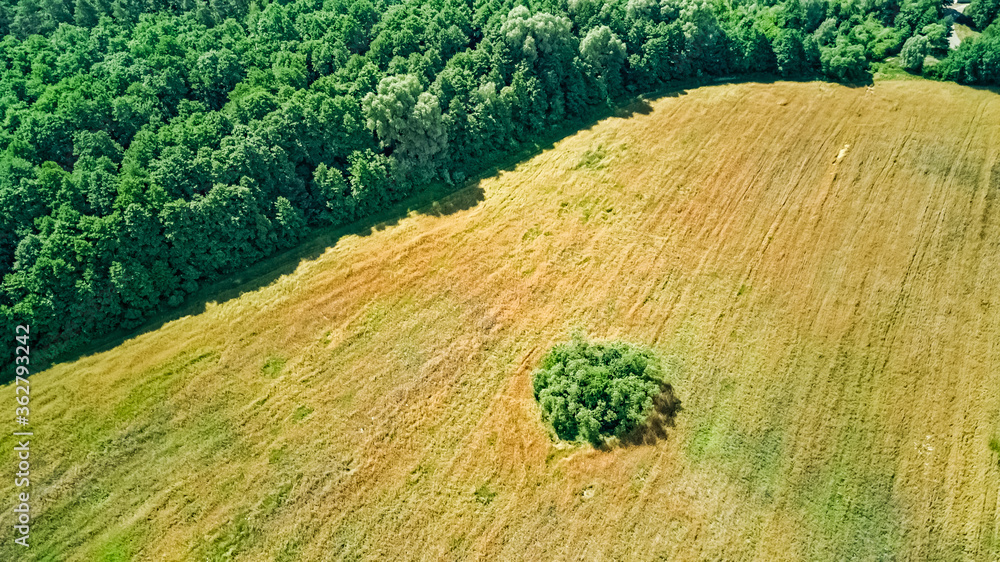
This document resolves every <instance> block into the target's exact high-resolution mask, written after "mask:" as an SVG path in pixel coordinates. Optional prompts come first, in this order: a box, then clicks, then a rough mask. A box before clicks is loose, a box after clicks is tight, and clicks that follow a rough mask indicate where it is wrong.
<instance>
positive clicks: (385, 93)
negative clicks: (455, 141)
mask: <svg viewBox="0 0 1000 562" xmlns="http://www.w3.org/2000/svg"><path fill="white" fill-rule="evenodd" d="M361 103H362V106H363V108H364V115H365V119H366V125H367V127H368V129H369V130H370V131H372V132H374V133H375V135H376V136H377V137H378V139H379V143H380V144H381V146H383V147H386V148H390V149H393V150H395V151H397V152H398V153H399V154H400V155H402V156H403V157H406V158H413V159H415V160H416V161H417V162H419V163H421V164H428V163H429V161H430V159H431V157H433V156H434V155H435V154H438V153H439V152H441V151H443V150H444V149H445V147H446V146H447V144H448V131H447V129H446V127H445V123H444V120H443V118H442V114H441V105H440V103H439V101H438V98H437V96H435V95H434V94H432V93H430V92H424V91H422V88H421V86H420V81H419V80H418V79H417V77H416V76H413V75H411V74H407V75H402V76H398V75H397V76H387V77H385V78H383V79H382V80H381V81H380V82H379V84H378V90H377V92H375V93H369V94H368V95H367V96H365V98H364V99H363V100H362V102H361Z"/></svg>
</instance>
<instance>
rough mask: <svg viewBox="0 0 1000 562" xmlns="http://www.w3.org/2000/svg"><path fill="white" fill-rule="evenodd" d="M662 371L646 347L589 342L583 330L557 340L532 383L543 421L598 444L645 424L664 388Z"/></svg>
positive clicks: (569, 436) (571, 437) (558, 430)
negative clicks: (658, 395)
mask: <svg viewBox="0 0 1000 562" xmlns="http://www.w3.org/2000/svg"><path fill="white" fill-rule="evenodd" d="M661 377H662V371H661V368H660V363H659V361H658V360H657V358H656V357H655V356H654V355H653V353H652V352H650V351H649V350H647V349H643V348H640V347H637V346H634V345H631V344H628V343H625V342H617V341H614V342H591V341H587V339H586V338H585V337H584V336H583V335H582V334H579V333H577V334H574V335H573V337H572V339H571V340H570V341H569V342H567V343H563V344H559V345H556V346H555V347H553V348H552V349H551V350H550V351H549V353H548V354H547V355H546V356H545V358H544V359H543V360H542V365H541V368H539V369H538V370H537V371H535V373H534V376H533V380H532V384H533V387H534V393H535V400H537V401H538V404H539V406H540V407H541V411H542V418H543V420H544V421H545V422H546V423H548V424H550V425H551V426H552V429H553V430H554V431H555V433H556V435H557V436H558V437H559V438H560V439H564V440H567V441H576V440H585V441H589V442H590V443H591V444H592V445H595V446H597V445H600V444H601V443H603V442H604V440H605V439H607V438H609V437H619V438H620V437H623V436H624V435H626V434H628V433H629V432H630V431H632V430H633V429H635V428H636V427H637V426H639V425H640V424H642V423H643V422H644V421H645V420H646V417H647V416H648V415H649V414H650V412H651V411H652V409H653V398H654V397H655V396H656V395H657V394H659V393H660V390H661V384H662V380H661Z"/></svg>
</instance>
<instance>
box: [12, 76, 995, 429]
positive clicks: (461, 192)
mask: <svg viewBox="0 0 1000 562" xmlns="http://www.w3.org/2000/svg"><path fill="white" fill-rule="evenodd" d="M778 81H783V82H814V81H822V82H825V83H831V84H836V82H830V81H827V80H823V79H822V78H821V77H817V76H811V77H801V78H787V77H780V76H776V75H773V74H748V75H742V76H722V77H717V76H704V77H701V78H691V79H687V80H678V81H675V82H671V83H670V84H668V85H666V86H665V87H663V88H661V89H658V90H654V91H650V92H645V93H640V94H635V95H629V96H624V97H622V98H621V99H619V100H618V101H617V103H616V104H615V105H614V106H610V105H609V106H605V107H603V108H598V109H595V110H594V111H593V112H592V113H591V114H590V115H588V116H587V117H586V118H585V119H579V120H575V121H567V122H566V123H564V124H563V125H562V126H557V127H555V128H554V129H551V130H550V131H549V132H547V133H543V134H540V135H539V136H538V139H537V140H535V141H534V142H528V143H522V145H521V146H520V148H519V149H518V150H515V151H513V152H511V153H508V154H507V155H505V156H502V157H499V158H497V159H496V160H494V161H493V163H492V165H489V166H487V167H486V168H485V169H483V170H482V171H481V172H480V173H479V174H477V175H476V176H475V177H474V178H471V179H470V180H468V181H467V182H465V183H464V184H463V185H462V186H454V185H447V184H444V183H435V184H432V185H430V186H429V187H427V188H425V189H423V190H421V191H419V192H418V193H415V194H413V195H411V196H410V197H408V198H406V199H404V200H403V201H401V202H399V203H397V204H395V205H392V206H391V207H389V208H387V209H385V210H384V211H382V212H380V213H378V214H376V215H373V216H371V217H367V218H364V219H361V220H359V221H357V222H354V223H351V224H349V225H343V226H338V227H327V228H319V229H316V230H314V231H312V232H311V233H310V236H309V239H308V240H306V241H304V242H301V243H300V244H299V245H298V246H295V247H293V248H291V249H289V250H285V251H282V252H280V253H278V254H275V255H272V256H270V257H267V258H264V259H263V260H261V261H259V262H257V263H256V264H253V265H251V266H250V267H248V268H247V269H244V270H242V271H239V272H236V273H233V274H230V275H229V276H228V277H227V278H225V279H220V280H216V281H213V282H210V283H207V284H206V285H205V286H204V287H203V288H201V289H200V290H199V291H197V292H195V293H193V294H192V295H190V296H189V297H188V298H187V299H186V300H185V301H184V303H182V304H181V305H180V306H179V307H177V308H173V309H168V310H164V311H161V312H159V313H157V314H155V315H153V316H152V317H151V318H149V319H148V320H146V321H145V322H144V323H143V324H142V325H140V326H139V327H137V328H133V329H128V330H124V329H122V330H117V331H115V332H113V333H111V334H109V335H106V336H104V337H101V338H98V339H97V340H94V341H91V342H89V343H86V344H83V345H81V346H79V347H76V348H74V349H71V350H70V351H66V352H61V353H55V354H53V356H51V357H46V356H45V354H44V353H43V354H40V355H38V356H33V361H32V362H33V363H34V364H35V365H36V368H37V370H42V369H46V368H48V367H50V366H52V365H53V364H55V363H61V362H67V361H75V360H77V359H80V358H82V357H85V356H88V355H92V354H95V353H100V352H103V351H107V350H109V349H112V348H114V347H117V346H119V345H121V344H122V343H124V342H125V341H127V340H130V339H133V338H135V337H138V336H140V335H142V334H145V333H147V332H151V331H154V330H157V329H159V328H160V327H162V326H163V325H164V324H167V323H169V322H172V321H173V320H177V319H179V318H183V317H184V316H191V315H196V314H200V313H202V312H204V311H205V309H206V305H207V304H208V303H210V302H216V303H223V302H226V301H228V300H231V299H234V298H238V297H239V296H240V295H243V294H244V293H250V292H254V291H257V290H259V289H262V288H264V287H266V286H268V285H270V284H271V283H273V282H275V281H276V280H278V279H279V278H280V277H282V276H283V275H288V274H290V273H292V272H294V271H295V269H296V268H298V266H299V264H301V263H302V262H304V261H309V260H314V259H316V258H318V257H319V256H320V255H322V254H323V253H324V252H325V251H326V250H327V249H329V248H331V247H333V246H335V245H336V244H337V242H338V241H339V240H340V239H341V238H343V237H344V236H349V235H357V236H367V235H369V234H371V233H373V232H377V231H380V230H384V229H386V228H389V227H391V226H393V225H396V224H398V223H399V221H400V220H402V219H403V218H405V217H407V216H409V215H410V214H411V213H418V214H427V215H433V216H447V215H450V214H453V213H457V212H460V211H463V210H466V209H470V208H472V207H475V206H476V205H478V204H479V203H480V202H481V201H483V199H484V192H483V189H482V187H480V183H481V181H482V180H484V179H488V178H491V177H495V176H497V175H498V174H500V173H501V172H503V171H513V170H514V169H516V168H517V166H518V165H519V164H521V163H523V162H526V161H528V160H530V159H531V158H533V157H535V156H537V155H539V154H541V153H542V152H544V151H546V150H549V149H551V148H554V147H555V144H556V143H557V142H559V141H560V140H562V139H564V138H566V137H569V136H571V135H574V134H576V133H579V132H581V131H584V130H588V129H590V128H592V127H593V126H595V125H596V124H598V123H599V122H601V121H603V120H605V119H608V118H611V117H615V118H626V119H627V118H629V117H632V116H634V115H636V114H639V115H649V114H650V113H652V111H653V106H652V105H651V103H650V102H651V101H655V100H658V99H662V98H676V97H681V96H684V95H687V93H688V90H692V89H695V88H700V87H704V86H714V85H721V84H742V83H751V82H752V83H761V84H770V83H774V82H778ZM871 84H872V81H871V79H869V80H868V81H867V82H861V83H857V84H843V85H845V86H848V87H861V86H869V85H871ZM969 87H972V88H975V89H985V90H990V91H993V92H996V91H997V89H996V88H993V87H986V86H969ZM64 343H65V342H64ZM6 380H9V379H3V378H0V381H3V382H6ZM668 388H669V387H668ZM669 396H670V397H671V399H672V400H676V398H675V397H673V393H672V391H670V392H669ZM679 404H680V402H679V401H677V408H678V409H679ZM671 416H672V415H671ZM668 421H670V423H672V417H664V418H663V419H662V422H663V423H661V424H660V425H659V426H655V427H653V426H651V427H649V428H648V429H647V430H646V431H648V432H649V433H648V434H644V436H643V437H642V438H643V439H645V438H646V437H647V436H648V435H661V434H662V435H663V436H665V435H666V433H665V429H664V428H666V427H670V425H668V424H667V422H668ZM636 438H638V436H636Z"/></svg>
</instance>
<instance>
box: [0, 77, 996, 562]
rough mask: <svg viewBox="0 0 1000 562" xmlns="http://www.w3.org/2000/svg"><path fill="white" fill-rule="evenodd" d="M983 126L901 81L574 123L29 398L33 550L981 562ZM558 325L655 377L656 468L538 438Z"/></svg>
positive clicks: (751, 92) (992, 211)
mask: <svg viewBox="0 0 1000 562" xmlns="http://www.w3.org/2000/svg"><path fill="white" fill-rule="evenodd" d="M998 122H1000V98H998V97H997V96H996V95H995V94H993V93H990V92H986V91H978V90H972V89H967V88H962V87H959V86H955V85H949V84H938V83H930V82H923V81H908V82H881V83H878V84H877V85H876V86H875V87H874V89H872V90H867V89H865V88H859V89H848V88H845V87H841V86H835V85H829V84H821V83H805V84H798V83H778V84H770V85H762V84H742V85H725V86H713V87H704V88H699V89H696V90H692V91H689V92H684V93H683V94H682V95H679V96H673V97H665V98H663V99H660V100H658V101H655V102H653V103H652V111H651V112H646V114H643V113H642V112H640V113H639V114H636V115H633V116H632V117H630V118H628V119H622V118H611V119H608V120H606V121H603V122H601V123H599V124H597V125H595V126H594V127H592V128H591V129H589V130H586V131H583V132H581V133H579V134H578V135H575V136H573V137H570V138H567V139H565V140H564V141H562V142H560V143H558V144H557V145H556V147H555V148H554V149H552V150H548V151H546V152H544V153H543V154H541V155H539V156H538V157H536V158H534V159H532V160H530V161H528V162H526V163H524V164H522V165H520V166H519V167H518V168H517V169H516V170H514V171H510V172H504V173H501V174H500V175H499V176H498V177H495V178H491V179H488V180H485V181H483V182H482V184H481V185H480V186H479V187H481V189H482V190H483V192H484V194H485V199H484V200H483V201H482V202H479V203H478V204H475V205H473V206H471V207H470V208H468V209H465V210H459V211H457V212H454V213H451V214H447V215H443V214H440V213H436V212H434V209H428V212H425V213H419V214H412V215H411V216H410V217H408V218H405V219H403V220H402V221H400V222H399V223H398V224H395V225H391V226H388V227H387V228H384V229H379V230H376V231H375V232H373V233H372V234H370V235H368V236H346V237H344V238H342V239H341V240H340V241H339V242H338V243H337V244H336V245H335V246H333V247H331V248H330V249H329V250H328V251H326V252H325V253H323V254H322V255H321V256H320V257H318V258H316V259H312V260H307V261H304V262H303V263H301V264H300V266H299V267H298V268H297V269H296V270H295V271H294V273H291V274H289V275H285V276H283V277H281V278H280V279H278V280H277V281H275V282H274V283H272V284H270V285H269V286H267V287H265V288H263V289H260V290H257V291H255V292H252V293H248V294H245V295H243V296H242V297H240V298H238V299H233V300H230V301H227V302H223V303H218V304H215V303H212V304H210V305H209V306H208V307H207V309H206V310H205V311H204V312H203V313H200V314H197V315H193V316H188V317H184V318H181V319H179V320H176V321H173V322H170V323H169V324H166V325H165V326H163V327H161V328H160V329H158V330H156V331H153V332H150V333H147V334H144V335H141V336H139V337H136V338H135V339H133V340H130V341H128V342H126V343H125V344H123V345H121V346H119V347H117V348H115V349H112V350H110V351H108V352H105V353H101V354H98V355H94V356H91V357H87V358H84V359H81V360H78V361H76V362H73V363H69V364H62V365H58V366H56V367H55V368H52V369H50V370H49V371H47V372H44V373H39V374H37V375H35V376H34V377H33V378H32V384H33V395H34V398H33V399H34V406H35V408H34V410H33V412H32V415H33V419H34V422H35V424H36V425H35V428H36V432H37V434H36V439H35V441H34V442H33V447H34V449H33V452H32V455H33V457H32V459H33V461H34V463H35V464H34V465H33V470H34V473H33V475H34V482H35V484H34V485H33V491H34V494H35V499H34V506H35V507H36V508H37V509H38V510H39V511H38V519H37V522H36V524H35V526H34V527H33V533H32V537H33V542H34V543H35V546H34V547H33V550H32V553H33V554H34V555H36V558H37V559H51V560H88V561H89V560H129V559H137V560H163V559H166V560H217V559H225V558H227V557H232V558H234V559H239V560H270V559H277V560H293V559H302V560H319V559H326V558H328V557H334V558H338V559H356V558H372V559H374V558H383V559H399V558H404V559H405V558H413V559H420V558H422V559H434V560H437V559H449V558H455V559H459V558H479V559H497V558H502V559H520V558H522V557H526V558H528V559H543V558H544V559H569V558H573V559H580V558H582V559H629V560H644V559H647V560H655V559H669V560H701V559H726V560H834V559H841V560H843V559H860V560H876V559H890V558H893V555H892V553H897V554H898V557H899V558H903V559H922V560H992V559H997V558H998V557H1000V514H998V507H1000V505H998V503H1000V502H998V485H1000V468H998V464H997V463H998V459H997V454H996V453H994V452H992V451H991V450H990V448H989V441H990V439H991V437H994V436H997V435H998V433H997V432H998V428H1000V369H998V367H1000V345H998V344H997V341H998V335H1000V297H998V294H1000V293H998V291H997V287H998V286H1000V267H998V266H1000V205H998V204H997V196H998V193H1000V154H998V153H1000V138H998V137H1000V129H997V127H996V126H995V124H996V123H998ZM720 125H721V126H720ZM838 155H839V157H838ZM477 189H478V187H477V188H469V189H467V190H465V191H463V192H460V193H459V194H457V195H456V196H455V197H456V198H457V199H456V200H452V201H451V202H450V203H451V204H452V205H456V204H457V206H459V207H461V206H463V205H461V203H462V198H469V199H474V198H475V194H476V193H477ZM472 202H474V201H470V203H472ZM574 326H584V327H587V329H588V330H589V332H590V334H591V335H592V336H595V337H624V338H628V339H631V340H634V341H638V342H642V343H647V344H650V345H653V346H655V347H656V348H657V349H659V350H660V351H661V352H662V354H663V355H664V356H665V357H667V359H668V363H669V365H670V373H671V374H670V376H671V379H672V381H673V382H674V387H675V390H676V391H677V393H678V395H679V397H680V398H681V400H682V401H683V408H684V410H683V411H682V412H681V413H680V414H679V416H678V419H677V426H676V427H675V428H673V430H672V431H671V433H670V434H669V437H668V438H667V439H666V440H663V441H660V442H658V443H656V444H654V445H646V446H636V447H629V448H618V449H614V450H611V451H608V452H601V451H594V450H592V449H590V448H589V447H564V446H555V445H553V444H552V443H551V442H550V441H549V439H548V437H547V435H546V432H545V430H544V428H543V427H542V426H541V425H540V424H539V422H538V421H537V415H536V412H535V410H534V405H533V402H532V399H531V392H530V380H529V377H530V372H531V369H532V368H533V367H534V365H535V364H536V362H537V361H538V359H539V357H540V355H541V353H543V351H544V350H545V349H546V348H547V347H548V346H549V345H551V344H552V343H554V342H556V341H558V340H561V339H563V338H565V337H566V336H567V334H568V332H569V330H570V329H571V328H572V327H574ZM12 402H13V400H12V391H11V388H10V387H9V386H8V387H5V388H3V389H2V390H0V404H11V407H13V405H12ZM11 446H12V441H11V438H10V437H4V438H0V447H2V450H4V451H10V450H11ZM5 464H7V465H8V468H7V469H5V470H8V471H11V472H12V467H13V461H11V462H9V463H5ZM0 498H3V501H4V502H8V500H7V498H13V487H12V478H3V479H0ZM8 513H9V512H8ZM11 532H12V530H11V527H10V525H4V526H2V527H0V558H3V559H13V558H12V556H17V555H18V554H19V552H20V551H18V550H16V549H15V548H16V547H13V546H11V540H10V539H11Z"/></svg>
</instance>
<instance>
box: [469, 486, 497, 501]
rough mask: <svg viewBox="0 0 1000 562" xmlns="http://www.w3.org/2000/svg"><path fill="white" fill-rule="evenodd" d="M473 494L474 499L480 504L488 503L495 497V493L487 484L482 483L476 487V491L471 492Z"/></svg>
mask: <svg viewBox="0 0 1000 562" xmlns="http://www.w3.org/2000/svg"><path fill="white" fill-rule="evenodd" d="M473 496H475V498H476V501H477V502H479V503H481V504H482V505H490V504H491V503H493V499H494V498H496V497H497V493H496V492H494V491H493V490H492V489H491V488H490V486H489V484H483V485H481V486H479V487H478V488H476V491H475V492H473Z"/></svg>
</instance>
